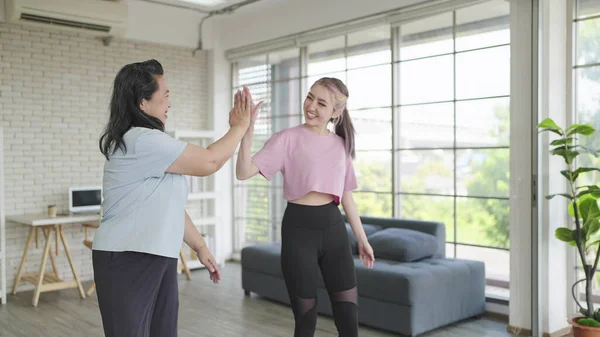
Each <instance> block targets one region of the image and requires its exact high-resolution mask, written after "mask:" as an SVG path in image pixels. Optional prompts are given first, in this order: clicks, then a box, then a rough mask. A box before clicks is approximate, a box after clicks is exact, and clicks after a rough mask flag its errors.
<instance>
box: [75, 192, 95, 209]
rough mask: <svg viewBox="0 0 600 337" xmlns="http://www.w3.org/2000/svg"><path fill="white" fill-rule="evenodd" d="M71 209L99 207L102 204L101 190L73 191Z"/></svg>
mask: <svg viewBox="0 0 600 337" xmlns="http://www.w3.org/2000/svg"><path fill="white" fill-rule="evenodd" d="M72 193H73V195H72V198H73V207H85V206H99V205H100V204H101V203H102V191H101V190H83V191H73V192H72Z"/></svg>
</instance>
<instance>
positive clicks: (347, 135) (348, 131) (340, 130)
mask: <svg viewBox="0 0 600 337" xmlns="http://www.w3.org/2000/svg"><path fill="white" fill-rule="evenodd" d="M336 122H337V123H335V133H336V134H337V135H338V136H340V137H342V138H343V139H344V142H345V145H346V153H347V154H349V155H350V156H352V159H354V158H355V156H356V151H355V149H354V125H353V124H352V120H351V119H350V114H349V113H348V109H347V108H346V107H344V111H343V112H342V114H341V115H340V116H339V117H338V120H337V121H336Z"/></svg>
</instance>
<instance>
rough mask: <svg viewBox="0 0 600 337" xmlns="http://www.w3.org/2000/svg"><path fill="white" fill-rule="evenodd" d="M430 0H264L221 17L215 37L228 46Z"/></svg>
mask: <svg viewBox="0 0 600 337" xmlns="http://www.w3.org/2000/svg"><path fill="white" fill-rule="evenodd" d="M426 1H427V0H377V1H364V0H327V1H323V0H302V1H293V0H279V1H277V0H262V1H260V2H257V3H255V4H251V5H248V6H245V7H242V8H240V9H238V10H237V11H236V12H235V13H233V14H232V15H228V16H222V17H217V18H216V20H214V21H213V24H214V25H215V26H216V27H217V30H216V31H214V32H213V34H214V35H213V40H214V39H218V40H219V43H220V46H221V47H222V48H223V49H224V50H227V49H230V48H236V47H240V46H245V45H248V44H253V43H256V42H260V41H265V40H270V39H274V38H277V37H282V36H286V35H290V34H296V33H300V32H303V31H306V30H311V29H315V28H321V27H325V26H329V25H332V24H336V23H340V22H345V21H352V20H353V19H357V18H362V17H366V16H369V15H373V14H377V13H381V12H385V11H389V10H392V9H398V8H402V7H406V6H409V5H413V4H416V3H421V2H426ZM209 20H212V18H210V19H208V20H207V22H208V21H209ZM205 36H206V35H205Z"/></svg>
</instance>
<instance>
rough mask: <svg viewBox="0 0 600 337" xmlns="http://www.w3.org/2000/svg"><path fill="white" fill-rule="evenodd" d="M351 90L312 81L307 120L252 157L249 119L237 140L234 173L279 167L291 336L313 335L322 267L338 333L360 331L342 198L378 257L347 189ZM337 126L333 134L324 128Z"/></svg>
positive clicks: (366, 257)
mask: <svg viewBox="0 0 600 337" xmlns="http://www.w3.org/2000/svg"><path fill="white" fill-rule="evenodd" d="M347 100H348V89H347V88H346V86H345V85H344V84H343V83H342V81H340V80H338V79H335V78H321V79H320V80H318V81H316V82H315V83H314V84H313V85H312V87H311V90H310V92H309V93H308V95H307V97H306V99H305V101H304V118H305V121H306V122H305V123H304V124H301V125H298V126H295V127H291V128H288V129H286V130H283V131H281V132H278V133H275V134H274V135H273V136H272V137H271V138H270V139H269V140H268V141H267V142H266V143H265V144H264V146H263V148H262V149H261V150H260V151H259V152H258V153H256V154H255V155H254V156H253V157H251V154H250V147H251V143H252V133H253V124H254V121H255V119H256V113H253V115H252V121H251V123H250V127H249V128H248V131H247V132H246V135H245V136H244V138H243V139H242V144H241V147H240V152H239V156H238V160H237V167H236V175H237V178H238V179H239V180H245V179H248V178H251V177H253V176H254V175H256V174H257V173H260V174H261V175H262V176H264V177H265V178H266V179H267V180H271V179H272V178H273V176H274V175H275V174H276V173H277V172H279V171H281V172H282V174H283V177H284V186H283V191H284V192H283V193H284V198H285V199H286V200H288V204H287V207H286V210H285V213H284V216H283V221H282V228H281V268H282V271H283V276H284V279H285V282H286V286H287V290H288V293H289V296H290V301H291V303H292V310H293V313H294V318H295V331H294V336H295V337H307V336H313V335H314V333H315V326H316V322H317V312H316V303H317V299H316V296H317V278H318V271H319V269H320V270H321V274H322V275H323V281H324V282H325V286H326V287H327V291H328V293H329V297H330V299H331V304H332V310H333V316H334V320H335V324H336V326H337V329H338V332H339V335H340V336H341V337H351V336H352V337H354V336H358V307H357V291H356V275H355V270H354V259H353V258H352V252H351V249H350V243H349V240H348V236H347V232H346V226H345V223H344V220H343V217H342V214H341V212H340V210H339V208H338V205H339V204H340V203H341V204H342V206H343V208H344V211H345V213H346V217H347V218H348V220H349V222H350V226H351V227H352V231H353V232H354V234H355V236H356V237H357V239H358V247H359V248H358V249H359V255H360V260H361V261H362V263H363V264H365V265H366V266H367V267H369V268H371V267H372V266H373V263H374V261H375V258H374V255H373V249H372V248H371V245H370V244H369V242H368V241H367V237H366V235H365V232H364V230H363V227H362V224H361V221H360V218H359V215H358V211H357V209H356V204H355V203H354V199H353V198H352V190H354V189H356V187H357V182H356V177H355V174H354V168H353V165H352V159H353V158H354V127H353V126H352V121H351V120H350V115H349V114H348V109H346V101H347ZM330 122H331V123H333V124H334V125H335V133H333V132H330V131H329V130H328V128H327V126H328V124H329V123H330Z"/></svg>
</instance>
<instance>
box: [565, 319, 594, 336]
mask: <svg viewBox="0 0 600 337" xmlns="http://www.w3.org/2000/svg"><path fill="white" fill-rule="evenodd" d="M582 318H583V317H574V318H571V319H570V320H569V323H570V324H571V325H572V326H573V336H575V337H600V328H596V327H593V326H586V325H579V324H577V321H579V320H580V319H582Z"/></svg>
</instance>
